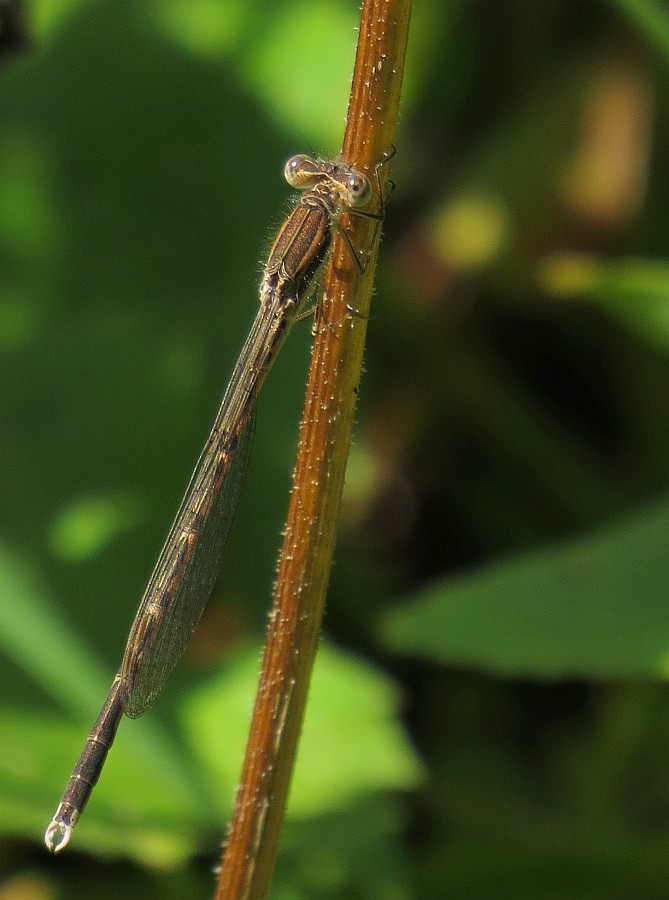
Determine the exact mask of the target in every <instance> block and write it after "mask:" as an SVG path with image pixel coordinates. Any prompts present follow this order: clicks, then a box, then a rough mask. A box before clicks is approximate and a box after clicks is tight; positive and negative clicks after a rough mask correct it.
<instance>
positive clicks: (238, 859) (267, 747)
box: [216, 0, 411, 900]
mask: <svg viewBox="0 0 669 900" xmlns="http://www.w3.org/2000/svg"><path fill="white" fill-rule="evenodd" d="M410 10H411V0H364V2H363V7H362V15H361V23H360V31H359V36H358V48H357V54H356V61H355V70H354V76H353V84H352V89H351V99H350V103H349V112H348V120H347V127H346V133H345V137H344V143H343V149H342V157H343V159H344V161H345V162H347V163H349V164H351V165H353V166H354V167H355V168H356V169H358V170H360V171H365V172H367V174H368V175H369V177H370V179H371V180H372V182H373V184H374V186H375V188H378V185H377V177H376V173H377V172H378V174H379V182H380V185H381V191H382V193H384V194H385V190H386V184H387V179H388V168H389V167H388V166H387V165H381V166H380V167H379V164H380V163H383V162H384V160H385V159H387V157H388V156H389V155H390V153H391V152H392V146H393V137H394V133H395V126H396V123H397V117H398V109H399V98H400V91H401V85H402V75H403V71H404V59H405V55H406V44H407V38H408V28H409V16H410ZM378 205H379V208H382V205H383V203H382V198H378ZM343 225H344V227H345V228H346V232H347V234H348V235H350V239H351V242H352V244H353V246H354V247H371V253H370V256H369V261H368V263H367V266H366V268H365V271H364V273H360V272H359V270H358V267H357V265H356V260H355V259H354V258H353V256H352V254H351V251H350V247H348V246H347V245H346V243H345V242H344V240H343V239H342V238H341V235H336V237H335V240H334V246H333V250H332V254H331V256H330V260H329V264H328V266H327V270H326V272H325V275H324V278H323V289H322V298H321V303H320V308H319V316H318V319H317V321H318V326H319V327H318V334H317V335H316V337H315V339H314V347H313V353H312V361H311V370H310V374H309V381H308V384H307V394H306V401H305V408H304V414H303V418H302V424H301V426H300V438H299V446H298V455H297V463H296V469H295V476H294V481H293V489H292V492H291V498H290V508H289V511H288V519H287V524H286V529H285V536H284V542H283V548H282V551H281V557H280V560H279V571H278V577H277V582H276V585H275V589H274V601H273V610H272V615H271V619H270V626H269V631H268V636H267V642H266V646H265V653H264V658H263V664H262V672H261V675H260V682H259V687H258V695H257V698H256V705H255V710H254V714H253V721H252V724H251V732H250V736H249V741H248V745H247V750H246V758H245V761H244V769H243V774H242V781H241V785H240V787H239V789H238V792H237V798H236V803H235V809H234V812H233V818H232V822H231V825H230V830H229V834H228V840H227V844H226V848H225V852H224V857H223V864H222V867H221V873H220V880H219V885H218V891H217V894H216V896H217V898H218V900H241V898H254V900H261V898H264V897H266V895H267V892H268V890H269V885H270V879H271V875H272V871H273V868H274V861H275V858H276V852H277V848H278V843H279V837H280V833H281V826H282V824H283V819H284V812H285V806H286V799H287V795H288V788H289V785H290V777H291V773H292V770H293V764H294V760H295V754H296V750H297V743H298V737H299V733H300V730H301V727H302V720H303V714H304V707H305V703H306V696H307V690H308V686H309V679H310V676H311V670H312V666H313V661H314V657H315V653H316V648H317V645H318V639H319V635H320V630H321V620H322V616H323V609H324V604H325V593H326V589H327V583H328V578H329V574H330V568H331V565H332V555H333V552H334V544H335V530H336V522H337V515H338V512H339V506H340V501H341V495H342V489H343V484H344V474H345V470H346V460H347V457H348V450H349V445H350V440H351V431H352V427H353V417H354V412H355V402H356V398H357V388H358V383H359V381H360V375H361V370H362V356H363V349H364V340H365V333H366V330H367V319H368V316H369V308H370V301H371V293H372V284H373V278H374V269H375V264H376V253H377V249H378V241H379V232H380V229H379V228H378V223H376V222H374V221H371V220H367V219H364V218H362V217H360V216H350V215H349V216H345V220H344V223H343Z"/></svg>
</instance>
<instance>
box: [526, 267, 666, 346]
mask: <svg viewBox="0 0 669 900" xmlns="http://www.w3.org/2000/svg"><path fill="white" fill-rule="evenodd" d="M542 281H543V284H544V286H545V288H546V289H547V291H548V292H549V293H553V294H555V295H556V296H559V297H576V298H582V299H585V300H591V301H592V302H593V303H596V304H598V305H599V306H601V307H602V308H603V309H606V310H608V311H609V312H610V313H612V314H613V315H615V316H616V317H617V318H618V319H619V320H620V321H621V322H623V324H624V325H625V326H626V327H627V328H629V329H630V330H631V331H634V332H636V333H637V334H638V335H639V336H640V337H641V338H642V339H643V340H645V341H647V342H648V343H649V344H652V345H654V346H656V347H658V348H659V349H661V350H663V351H665V352H666V351H667V349H669V265H668V264H667V263H665V262H664V261H656V260H642V259H638V260H631V259H620V260H612V261H610V262H608V261H605V260H600V259H596V258H594V257H589V256H578V255H570V254H563V255H560V256H556V257H554V258H552V259H550V260H548V261H547V262H546V263H545V265H544V267H543V274H542Z"/></svg>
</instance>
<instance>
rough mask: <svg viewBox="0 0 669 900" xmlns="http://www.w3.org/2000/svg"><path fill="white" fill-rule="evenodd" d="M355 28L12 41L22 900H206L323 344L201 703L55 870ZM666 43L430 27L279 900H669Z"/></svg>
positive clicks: (285, 360)
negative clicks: (84, 773)
mask: <svg viewBox="0 0 669 900" xmlns="http://www.w3.org/2000/svg"><path fill="white" fill-rule="evenodd" d="M358 14H359V11H358V4H357V3H356V2H354V0H274V2H272V3H271V4H270V3H265V2H261V0H144V2H143V3H133V2H130V0H115V2H109V0H58V2H56V0H34V2H31V3H27V2H26V3H25V4H21V3H18V2H16V0H5V2H4V3H0V831H1V834H2V837H1V840H0V900H18V898H30V900H52V898H61V897H68V898H88V897H90V896H92V895H95V896H100V897H108V898H116V897H119V898H120V897H123V898H127V897H138V898H139V897H158V896H160V897H165V898H169V897H175V898H176V897H179V898H183V897H189V898H190V897H209V896H211V895H212V893H213V884H214V876H213V874H212V869H213V867H214V866H215V864H216V862H217V859H218V855H219V848H220V843H221V841H222V839H223V837H224V833H225V825H226V822H227V820H228V817H229V812H230V807H231V804H232V799H233V796H234V790H235V786H236V784H237V779H238V777H239V772H240V767H241V760H242V756H243V751H244V740H245V731H246V728H247V726H248V722H249V718H250V713H251V709H252V704H253V698H254V692H255V679H256V676H257V671H258V665H259V654H260V649H261V644H262V640H263V636H264V632H265V628H266V622H267V615H268V611H269V608H270V599H271V586H272V581H273V577H274V572H275V563H276V557H277V553H278V548H279V544H280V533H281V528H282V522H283V518H284V515H285V512H286V509H287V502H288V491H289V487H290V477H291V473H292V467H293V460H294V455H295V450H296V442H297V430H298V423H299V415H300V409H301V405H302V401H303V392H304V384H305V379H306V372H307V367H308V363H309V348H310V338H311V335H310V325H309V322H306V323H302V324H301V325H300V324H298V325H297V326H296V328H295V329H294V331H293V333H292V334H291V336H290V338H289V341H288V343H287V344H286V346H285V348H284V350H283V352H282V354H281V355H280V357H279V359H278V361H277V363H276V365H275V367H274V369H273V371H272V373H271V375H270V377H269V379H268V382H267V384H266V386H265V388H264V389H263V391H262V395H261V399H260V403H259V409H258V426H257V430H256V437H255V443H254V450H253V456H252V460H251V466H250V471H249V475H248V478H247V485H246V489H245V492H244V496H243V499H242V504H241V509H240V512H239V514H238V517H237V521H236V524H235V528H234V530H233V534H232V537H231V540H230V545H229V552H228V554H227V557H226V562H225V565H224V568H223V571H222V573H221V577H220V579H219V583H218V586H217V588H216V591H215V595H214V598H213V599H212V601H211V603H210V605H209V607H208V608H207V610H206V612H205V615H204V618H203V622H202V625H201V627H200V629H199V630H198V632H197V633H196V635H195V637H194V640H193V643H192V646H191V647H190V648H189V650H188V652H187V654H186V657H185V659H184V661H183V664H182V665H181V666H180V667H179V669H178V671H177V672H176V673H175V675H174V676H173V678H172V679H171V680H170V682H169V684H168V686H167V688H166V689H165V691H164V693H163V694H162V695H161V697H160V699H159V700H158V702H157V703H156V705H155V707H154V708H153V709H152V710H151V712H150V713H149V714H148V715H147V716H145V717H144V718H143V719H141V720H139V721H130V720H125V721H124V722H123V724H122V727H121V729H120V732H119V736H118V739H117V743H116V745H115V747H114V750H113V752H112V754H111V755H110V758H109V761H108V764H107V767H106V769H105V772H104V774H103V776H102V779H101V782H100V784H99V785H98V787H97V789H96V790H95V792H94V794H93V796H92V799H91V801H90V804H89V806H88V808H87V810H86V813H85V815H84V817H83V818H82V820H81V822H80V824H79V825H78V827H77V829H76V832H75V835H74V837H73V840H72V844H71V846H70V848H69V849H68V850H67V852H66V853H64V854H63V856H62V857H59V858H57V859H55V860H54V859H53V858H51V857H48V856H47V854H46V852H45V850H44V848H43V844H42V835H43V832H44V829H45V827H46V825H47V824H48V822H49V820H50V818H51V816H52V815H53V812H54V810H55V807H56V805H57V803H58V800H59V797H60V795H61V793H62V791H63V789H64V787H65V784H66V781H67V777H68V775H69V772H70V770H71V767H72V765H73V764H74V762H75V760H76V758H77V755H78V753H79V751H80V749H81V747H82V744H83V741H84V738H85V736H86V733H87V732H88V730H89V728H90V727H91V725H92V722H93V720H94V718H95V716H96V715H97V712H98V709H99V707H100V706H101V704H102V701H103V700H104V697H105V696H106V691H107V689H108V686H109V684H110V682H111V678H112V676H113V674H114V672H115V671H116V667H117V665H118V663H119V660H120V657H121V654H122V650H123V646H124V642H125V638H126V635H127V631H128V628H129V625H130V623H131V621H132V617H133V615H134V612H135V610H136V607H137V604H138V602H139V599H140V597H141V594H142V592H143V589H144V586H145V583H146V580H147V578H148V576H149V574H150V571H151V569H152V566H153V563H154V561H155V559H156V556H157V554H158V552H159V550H160V547H161V545H162V542H163V539H164V537H165V535H166V533H167V529H168V527H169V525H170V523H171V521H172V517H173V515H174V513H175V511H176V509H177V507H178V504H179V501H180V499H181V496H182V493H183V491H184V489H185V486H186V484H187V481H188V477H189V475H190V472H191V470H192V468H193V466H194V464H195V461H196V459H197V456H198V454H199V451H200V448H201V446H202V444H203V442H204V439H205V437H206V435H207V433H208V429H209V426H210V424H211V421H212V419H213V416H214V413H215V411H216V408H217V405H218V403H219V401H220V398H221V396H222V394H223V390H224V388H225V385H226V383H227V380H228V377H229V375H230V372H231V369H232V366H233V363H234V360H235V358H236V354H237V352H238V350H239V349H240V347H241V344H242V342H243V340H244V337H245V334H246V330H247V328H248V326H249V324H250V322H251V320H252V318H253V316H254V315H255V312H256V308H257V285H258V281H259V275H260V269H261V265H262V261H263V258H264V255H265V254H266V251H267V249H268V247H269V245H270V244H271V240H272V236H273V234H274V233H275V231H276V228H277V226H278V224H279V223H280V222H281V221H282V219H283V217H284V215H285V213H286V210H287V209H288V208H289V203H290V199H289V198H290V191H289V189H288V188H287V186H286V185H285V183H283V181H282V177H281V173H282V168H283V164H284V162H285V159H286V158H287V157H288V156H290V155H291V154H293V153H296V152H312V151H314V150H315V151H317V152H318V153H322V154H326V155H327V154H332V153H336V152H337V149H338V147H339V146H340V142H341V137H342V134H343V127H344V121H345V114H346V103H347V94H348V89H349V85H350V76H351V71H352V66H353V58H354V51H355V38H356V32H355V27H356V23H357V20H358ZM668 87H669V6H668V5H667V4H666V3H663V2H659V0H585V2H584V0H543V2H541V3H534V4H530V3H526V2H524V0H507V2H505V3H500V2H498V0H423V2H421V3H419V4H416V8H415V10H414V18H413V21H412V30H411V35H410V52H409V58H408V62H407V73H406V83H405V92H404V100H403V117H402V121H401V126H400V131H399V133H398V135H397V141H396V143H397V155H396V157H395V158H394V159H393V162H392V169H393V171H392V177H393V179H394V181H395V182H396V188H395V191H394V193H393V195H392V198H391V202H390V204H389V206H388V209H387V216H386V223H385V226H384V232H385V234H384V239H383V243H382V247H381V254H380V262H379V271H378V278H377V291H376V296H375V299H374V306H373V318H372V319H371V321H370V322H369V328H368V348H367V353H366V372H365V376H364V379H363V383H362V390H361V397H360V405H359V411H358V424H357V429H356V434H355V438H354V447H353V450H352V454H351V459H350V463H349V468H348V475H347V487H346V494H345V498H344V504H343V508H342V514H341V523H340V531H339V544H338V548H337V555H336V564H335V568H334V570H333V574H332V579H331V586H330V591H329V596H328V609H327V616H326V622H325V634H324V638H323V646H322V653H321V655H320V658H319V661H318V666H317V671H316V674H315V678H314V685H313V691H312V693H311V696H310V705H309V707H308V710H307V722H306V725H305V730H304V736H303V741H302V744H301V749H300V756H299V760H298V768H297V772H296V775H295V779H294V788H293V792H292V795H291V804H290V809H289V819H288V822H287V825H286V829H285V833H284V838H283V843H282V847H281V852H280V857H279V862H278V866H277V872H276V878H275V886H274V889H273V894H272V896H273V897H276V898H282V900H283V898H291V900H293V898H384V900H387V898H388V900H404V898H414V897H415V898H434V897H458V898H472V900H474V898H476V900H478V898H509V900H510V898H528V897H531V898H540V900H549V898H550V900H553V898H555V900H558V898H574V897H578V898H587V900H595V898H612V897H616V898H628V897H629V898H664V897H669V853H668V852H667V850H668V848H669V691H667V688H666V686H665V681H666V676H667V673H668V672H669V552H668V549H667V548H668V547H669V262H668V261H667V257H668V255H669V254H668V250H669V167H668V166H667V164H666V161H667V159H668V158H669V124H668V123H669V115H668V113H669V90H668Z"/></svg>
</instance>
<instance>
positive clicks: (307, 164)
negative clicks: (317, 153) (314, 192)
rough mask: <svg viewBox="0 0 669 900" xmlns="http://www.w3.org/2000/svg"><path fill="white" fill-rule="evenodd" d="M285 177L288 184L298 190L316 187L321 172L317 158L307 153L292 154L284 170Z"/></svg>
mask: <svg viewBox="0 0 669 900" xmlns="http://www.w3.org/2000/svg"><path fill="white" fill-rule="evenodd" d="M283 177H284V178H285V179H286V181H287V182H288V184H289V185H290V186H291V187H293V188H295V189H296V190H298V191H304V190H307V189H308V188H312V187H314V186H315V185H316V184H317V183H318V181H319V180H320V177H321V176H320V172H319V171H318V167H317V165H316V162H315V160H313V159H312V158H311V157H310V156H307V155H306V153H298V154H297V155H296V156H291V157H290V159H289V160H288V162H287V163H286V166H285V168H284V170H283Z"/></svg>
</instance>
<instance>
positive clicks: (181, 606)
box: [122, 406, 255, 718]
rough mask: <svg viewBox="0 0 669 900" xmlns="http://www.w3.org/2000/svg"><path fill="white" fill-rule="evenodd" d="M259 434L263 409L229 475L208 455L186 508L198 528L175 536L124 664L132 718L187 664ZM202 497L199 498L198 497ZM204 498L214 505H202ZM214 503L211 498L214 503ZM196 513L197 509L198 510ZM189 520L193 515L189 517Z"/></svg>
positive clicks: (233, 453) (238, 446) (233, 450)
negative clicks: (187, 651)
mask: <svg viewBox="0 0 669 900" xmlns="http://www.w3.org/2000/svg"><path fill="white" fill-rule="evenodd" d="M254 431H255V406H254V407H253V408H252V410H251V412H250V414H249V416H248V420H247V423H246V426H245V427H244V428H243V430H242V431H241V434H240V435H239V437H238V438H237V439H236V442H235V444H234V445H233V446H232V447H228V451H227V452H228V454H229V457H230V458H229V462H228V464H227V467H226V468H225V470H224V471H223V472H221V468H222V465H221V455H220V454H219V455H218V456H216V455H215V454H213V453H210V454H209V455H207V454H206V453H205V454H204V455H203V458H202V460H201V463H200V467H199V468H198V470H196V472H195V474H194V476H193V479H192V480H191V485H190V487H189V490H188V492H187V494H186V498H185V499H184V502H183V504H182V509H181V511H180V514H179V516H177V521H181V523H182V524H183V521H184V514H183V513H184V510H186V513H188V512H189V511H190V512H191V516H190V526H189V527H188V528H185V529H184V528H181V530H180V531H178V532H176V533H175V527H176V526H173V529H172V532H171V533H170V537H169V538H168V541H167V542H166V544H165V548H164V549H163V553H162V554H161V557H160V559H159V561H158V564H157V565H156V568H155V570H154V572H153V575H152V576H151V580H150V581H149V584H148V586H147V588H146V592H145V595H144V597H145V600H148V601H149V602H145V601H144V600H143V602H142V607H143V609H144V615H143V617H142V619H141V620H140V619H138V620H136V621H135V623H134V625H133V630H132V632H131V639H130V640H129V642H128V647H127V649H126V654H125V657H124V660H123V666H122V679H123V688H122V690H124V691H125V697H124V705H125V713H126V715H128V716H130V717H131V718H136V717H138V716H141V715H142V714H143V713H145V712H146V710H147V709H148V708H149V707H150V706H151V704H152V703H153V702H154V700H155V699H156V697H157V696H158V694H159V693H160V692H161V691H162V689H163V687H164V685H165V682H166V681H167V679H168V678H169V677H170V675H171V674H172V672H173V670H174V667H175V666H176V664H177V663H178V661H179V660H180V659H181V656H182V655H183V653H184V651H185V649H186V646H187V645H188V642H189V641H190V639H191V637H192V635H193V632H194V631H195V628H196V627H197V624H198V622H199V621H200V618H201V616H202V613H203V611H204V608H205V606H206V605H207V602H208V600H209V597H210V596H211V592H212V590H213V588H214V584H215V582H216V578H217V577H218V573H219V571H220V568H221V562H222V557H223V552H224V549H225V545H226V542H227V539H228V536H229V534H230V528H231V526H232V521H233V519H234V516H235V513H236V511H237V506H238V504H239V498H240V495H241V492H242V487H243V484H244V480H245V477H246V471H247V468H248V461H249V456H250V451H251V444H252V442H253V433H254ZM194 492H196V495H195V496H194ZM199 496H202V497H203V498H204V500H203V501H202V502H206V503H207V504H208V505H207V506H206V507H203V506H202V505H201V504H200V505H198V497H199ZM207 498H208V499H207ZM193 510H194V511H193ZM186 518H187V516H186Z"/></svg>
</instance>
